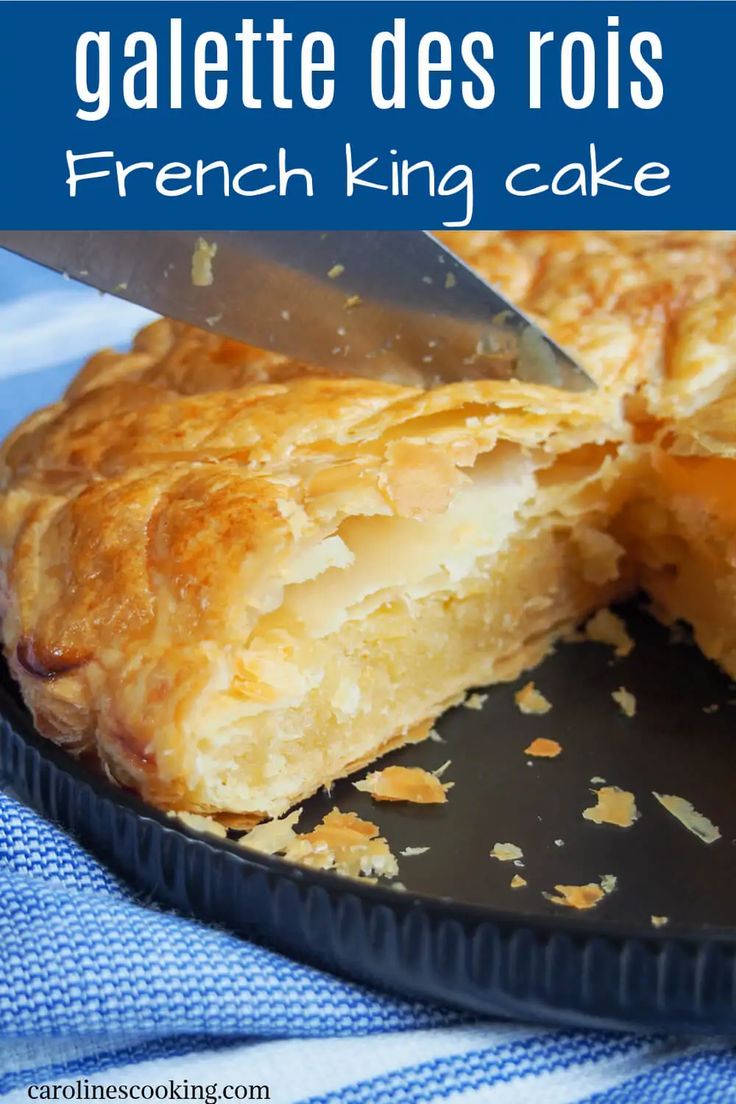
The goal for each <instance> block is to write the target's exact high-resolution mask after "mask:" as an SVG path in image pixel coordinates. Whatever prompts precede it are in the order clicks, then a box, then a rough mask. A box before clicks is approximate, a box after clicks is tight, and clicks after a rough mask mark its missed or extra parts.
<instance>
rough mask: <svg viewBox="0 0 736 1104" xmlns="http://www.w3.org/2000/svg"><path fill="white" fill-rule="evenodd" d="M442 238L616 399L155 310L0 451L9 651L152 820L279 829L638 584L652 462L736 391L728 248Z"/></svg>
mask: <svg viewBox="0 0 736 1104" xmlns="http://www.w3.org/2000/svg"><path fill="white" fill-rule="evenodd" d="M451 244H453V246H454V247H456V248H457V249H458V251H459V252H461V253H464V254H465V255H466V256H467V257H468V259H469V260H470V261H471V262H472V263H473V264H475V265H477V267H479V268H480V269H481V270H482V271H483V272H484V274H485V275H487V276H489V277H490V278H492V279H494V280H495V281H496V282H497V283H499V284H501V285H502V286H504V287H505V288H506V290H508V291H509V292H510V293H511V294H512V295H514V296H515V298H516V299H517V300H518V301H519V302H521V303H522V304H523V305H524V306H525V307H526V308H527V309H529V310H530V311H532V312H533V313H535V314H536V315H538V316H539V317H540V318H541V319H542V321H544V322H545V324H547V325H548V327H549V328H550V329H551V330H552V332H553V333H554V334H555V336H557V337H558V338H559V339H560V340H562V341H564V342H565V343H566V344H568V345H569V346H570V347H571V348H573V350H574V351H576V352H577V353H578V355H579V356H580V358H581V359H582V360H583V362H584V363H585V365H586V367H587V368H588V370H589V371H590V372H591V374H593V375H594V376H595V378H596V379H597V380H598V382H599V384H600V386H599V390H598V391H597V392H595V393H593V394H585V395H568V394H566V393H564V392H558V391H555V390H552V389H549V388H545V387H540V386H535V385H531V384H522V383H519V382H514V381H512V382H499V381H476V382H472V383H457V384H452V385H448V386H445V387H439V388H437V389H435V390H432V391H423V390H421V389H419V388H417V387H412V386H408V385H406V384H402V383H397V382H392V381H389V380H382V379H367V378H366V379H355V378H350V377H341V376H340V375H338V374H327V373H325V372H324V371H321V370H319V369H316V368H314V367H309V366H305V365H303V364H299V363H296V362H294V361H290V360H287V359H285V358H282V357H277V356H275V355H273V354H269V353H264V352H262V351H259V350H255V349H251V348H249V347H247V346H244V345H241V344H239V343H236V342H233V341H231V340H228V339H225V338H222V337H219V336H218V335H215V334H212V333H203V332H201V331H197V330H194V329H192V328H191V327H187V326H183V325H181V324H178V323H173V322H170V321H168V320H163V321H160V322H157V323H154V324H153V325H152V326H150V327H148V328H147V329H146V330H144V331H142V333H141V334H139V335H138V337H137V338H136V339H135V342H134V344H133V347H132V349H131V351H130V352H128V353H114V352H111V351H104V352H102V353H99V354H97V355H96V356H95V357H93V358H92V359H91V360H90V361H89V362H88V364H87V365H86V366H85V367H84V368H83V369H82V370H81V372H80V373H79V375H78V376H77V378H76V379H75V380H74V381H73V383H72V384H71V386H70V388H69V390H68V392H67V395H66V396H65V398H64V399H63V400H62V401H61V402H60V403H57V404H55V405H53V406H50V407H47V408H46V409H44V410H41V411H39V412H38V413H36V414H34V415H33V416H32V417H31V418H29V419H27V421H26V422H25V423H23V424H22V425H21V426H19V427H18V428H17V429H16V430H15V431H14V432H13V433H12V434H11V435H10V437H9V438H8V439H7V440H6V442H5V443H4V445H3V446H2V450H0V613H1V614H2V636H3V644H4V649H5V654H6V656H7V659H8V662H9V664H10V667H11V670H12V672H13V674H14V675H15V677H16V678H17V680H18V682H19V683H20V686H21V689H22V692H23V695H24V698H25V700H26V702H27V703H28V705H29V707H30V708H31V710H32V712H33V715H34V717H35V720H36V724H37V726H38V727H39V729H40V731H42V732H43V733H44V734H46V735H47V736H49V737H50V738H51V739H53V740H55V741H57V742H58V743H60V744H62V745H63V746H66V747H67V748H69V749H70V750H71V751H73V752H74V753H76V754H79V753H83V752H84V753H90V754H94V755H96V756H97V757H98V758H99V760H100V762H101V764H102V765H103V767H104V769H105V770H106V771H107V772H108V773H109V775H110V776H111V777H113V778H114V779H115V780H117V781H118V782H120V783H121V784H123V785H126V786H130V787H133V788H135V789H137V790H138V791H139V792H141V793H142V794H143V796H144V797H145V798H146V799H147V800H149V801H151V802H153V803H155V804H157V805H159V806H161V807H164V808H173V809H181V810H189V811H191V812H194V813H213V814H216V815H220V816H222V817H223V818H225V819H227V818H230V819H232V818H236V819H237V818H239V817H241V818H242V817H251V816H252V815H253V814H256V815H261V816H277V815H280V814H282V813H283V812H284V811H286V810H287V809H288V808H289V807H290V806H292V805H293V804H295V802H297V801H298V800H300V799H301V798H303V797H305V796H307V795H308V794H310V793H312V792H314V791H315V790H316V789H317V788H318V787H319V786H320V785H325V784H329V782H331V781H332V780H333V779H334V778H336V777H339V776H341V775H344V774H346V773H349V772H350V771H351V770H354V769H356V768H357V767H358V766H362V765H365V764H367V763H369V762H371V761H372V760H373V759H374V758H375V757H376V756H377V755H379V754H381V753H382V751H384V750H386V749H387V748H389V747H392V746H397V745H399V744H401V743H402V742H407V741H410V740H412V739H416V738H418V734H419V735H423V734H426V732H427V731H428V723H427V722H428V721H431V720H432V719H433V718H435V717H436V716H437V715H438V714H439V713H440V712H442V710H443V709H444V708H446V707H447V705H448V704H450V703H452V702H453V701H457V700H458V699H459V698H460V697H461V696H462V694H463V692H464V691H465V690H467V689H468V688H469V687H471V686H474V685H480V684H483V683H488V682H492V681H497V680H499V679H506V678H513V677H515V676H516V675H517V674H518V673H519V672H520V671H521V670H522V669H524V668H526V667H529V666H531V665H533V664H534V663H535V662H537V661H538V660H539V659H541V658H542V656H543V655H544V653H545V651H546V650H547V648H548V647H549V646H550V644H551V643H552V642H553V641H554V639H555V638H556V637H558V636H559V635H560V634H561V633H563V632H565V631H567V630H568V629H569V628H571V627H572V626H573V625H574V624H575V623H576V622H577V621H579V620H580V619H581V618H582V617H584V616H586V615H587V614H588V613H590V612H591V611H592V610H594V609H595V608H597V607H598V606H600V605H602V604H605V603H607V602H608V601H610V600H612V599H614V598H616V597H618V596H621V595H622V594H625V593H626V592H627V591H628V590H630V589H631V588H632V587H633V586H634V585H635V580H636V569H635V556H634V555H632V549H633V548H634V547H635V546H637V544H638V545H641V543H642V542H641V540H640V539H639V538H640V536H641V532H642V524H643V527H644V530H645V529H646V523H641V519H637V523H636V526H632V523H631V520H630V519H631V518H632V517H633V514H632V510H635V509H636V503H638V502H641V501H643V500H644V495H643V492H642V488H645V487H646V488H649V487H653V486H654V485H655V474H654V466H653V459H652V458H653V456H654V455H655V450H659V452H662V451H663V450H665V449H666V448H670V449H671V446H670V445H666V446H665V444H664V442H665V435H666V434H667V433H669V435H670V436H669V437H667V441H668V442H671V441H672V440H674V439H675V438H674V436H673V434H674V435H676V434H677V432H678V429H677V426H678V425H680V424H681V425H682V427H683V432H684V427H685V422H686V420H687V419H686V418H684V417H681V412H682V411H685V410H686V411H687V417H692V418H696V417H702V418H703V419H706V421H707V419H708V418H711V419H713V418H714V413H713V411H714V409H715V407H714V406H713V405H710V406H709V405H708V404H707V402H706V403H704V405H703V408H702V409H699V408H697V403H698V395H700V394H704V393H705V390H706V387H705V386H704V384H703V381H704V380H705V379H706V378H707V381H708V384H707V388H709V389H710V390H709V391H708V396H709V397H710V399H712V400H713V402H714V403H715V402H716V401H721V400H722V401H724V402H725V401H726V398H724V396H727V394H728V388H729V386H730V373H731V371H732V367H733V366H731V367H730V368H729V366H728V354H727V353H725V354H724V349H726V348H727V346H728V342H729V341H730V336H729V334H730V330H729V320H728V315H727V314H726V313H723V312H721V311H720V308H719V304H720V303H722V302H723V299H724V296H728V295H729V294H732V288H733V280H734V272H735V271H736V245H735V244H734V236H733V235H731V236H729V235H707V234H668V235H662V236H654V237H653V236H652V235H635V234H631V235H621V234H609V235H605V234H567V233H564V234H552V233H547V234H544V233H529V234H519V233H508V234H499V233H492V232H483V233H475V232H471V233H467V234H462V235H452V240H451ZM719 358H720V359H719ZM698 381H699V382H698ZM709 412H710V413H709ZM677 419H680V421H678V420H677ZM716 420H717V419H716ZM727 421H728V416H726V422H727ZM702 424H703V425H705V424H706V423H705V422H703V423H702ZM688 432H689V433H690V437H689V438H688V439H692V440H695V436H693V432H691V431H688ZM703 432H704V433H705V432H706V431H705V430H704V431H703ZM707 432H709V433H716V435H717V434H718V433H720V435H721V436H722V437H724V438H726V437H728V430H727V428H726V429H724V428H721V429H720V430H717V431H716V430H715V429H714V428H713V426H711V429H710V430H708V431H707ZM701 436H702V435H701ZM680 437H681V438H682V439H684V437H683V435H682V433H681V434H680ZM678 439H679V438H678ZM699 439H700V438H699ZM627 519H629V520H627ZM634 531H635V533H634ZM632 534H634V535H635V536H636V540H635V539H634V536H632ZM644 560H646V556H645V554H644V551H642V562H644Z"/></svg>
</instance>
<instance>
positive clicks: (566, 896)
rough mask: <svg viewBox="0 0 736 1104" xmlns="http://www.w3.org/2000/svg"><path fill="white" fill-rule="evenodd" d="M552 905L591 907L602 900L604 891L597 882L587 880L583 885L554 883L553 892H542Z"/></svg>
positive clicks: (579, 907)
mask: <svg viewBox="0 0 736 1104" xmlns="http://www.w3.org/2000/svg"><path fill="white" fill-rule="evenodd" d="M542 896H543V897H546V898H547V900H548V901H551V902H552V904H553V905H564V906H565V908H572V909H591V908H595V906H596V905H597V904H598V903H599V902H600V901H602V900H603V898H604V897H605V892H604V891H603V890H602V889H601V887H600V886H599V885H598V883H597V882H587V883H586V884H585V885H556V886H555V892H554V893H543V894H542Z"/></svg>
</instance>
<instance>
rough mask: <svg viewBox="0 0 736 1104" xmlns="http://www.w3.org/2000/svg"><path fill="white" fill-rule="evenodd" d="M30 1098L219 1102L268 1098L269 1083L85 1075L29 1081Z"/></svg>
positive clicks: (27, 1090)
mask: <svg viewBox="0 0 736 1104" xmlns="http://www.w3.org/2000/svg"><path fill="white" fill-rule="evenodd" d="M26 1093H27V1095H28V1099H29V1100H55V1101H64V1100H81V1101H89V1100H131V1101H157V1100H161V1101H176V1100H181V1101H198V1102H201V1104H221V1102H222V1101H226V1100H228V1101H238V1100H247V1101H250V1100H270V1099H271V1093H270V1090H269V1087H268V1085H221V1084H219V1083H218V1082H214V1083H213V1084H210V1085H201V1084H195V1083H194V1082H191V1081H188V1080H187V1079H186V1078H183V1079H182V1080H180V1081H173V1080H171V1079H169V1080H168V1081H160V1082H157V1083H156V1084H145V1085H144V1084H141V1085H136V1084H127V1085H123V1084H120V1085H95V1084H93V1083H92V1082H90V1081H89V1080H88V1079H87V1078H86V1077H84V1078H81V1079H79V1078H78V1079H77V1080H76V1081H65V1082H63V1083H57V1084H53V1083H50V1084H45V1085H29V1086H28V1087H27V1089H26Z"/></svg>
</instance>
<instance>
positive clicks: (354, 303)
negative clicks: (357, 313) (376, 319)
mask: <svg viewBox="0 0 736 1104" xmlns="http://www.w3.org/2000/svg"><path fill="white" fill-rule="evenodd" d="M362 302H363V300H362V299H361V298H360V296H359V295H348V297H347V299H346V300H345V310H352V309H353V307H359V306H360V304H361V303H362Z"/></svg>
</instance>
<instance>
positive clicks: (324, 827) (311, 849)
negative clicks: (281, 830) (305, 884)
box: [284, 809, 399, 878]
mask: <svg viewBox="0 0 736 1104" xmlns="http://www.w3.org/2000/svg"><path fill="white" fill-rule="evenodd" d="M284 857H285V858H286V859H289V860H291V861H292V862H297V863H303V864H304V865H305V866H311V867H314V868H316V869H318V870H335V871H336V872H337V873H338V874H347V875H349V876H351V877H353V878H358V877H361V876H362V877H370V876H371V875H377V876H378V877H383V878H393V877H395V876H396V875H397V874H398V872H399V867H398V863H397V861H396V858H395V856H394V855H392V854H391V850H390V848H389V846H388V843H387V842H386V840H385V839H384V838H383V837H382V836H379V834H378V827H377V825H375V824H372V823H371V822H370V821H367V820H362V819H361V818H360V817H359V816H358V814H357V813H343V812H341V811H340V810H339V809H333V810H332V812H330V813H328V814H327V816H326V817H324V819H323V820H321V821H320V823H319V824H318V825H317V827H316V828H314V829H313V831H311V832H305V833H304V834H303V835H298V836H296V837H295V838H294V839H293V841H292V842H291V843H290V844H289V845H288V847H287V848H286V850H285V851H284Z"/></svg>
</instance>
